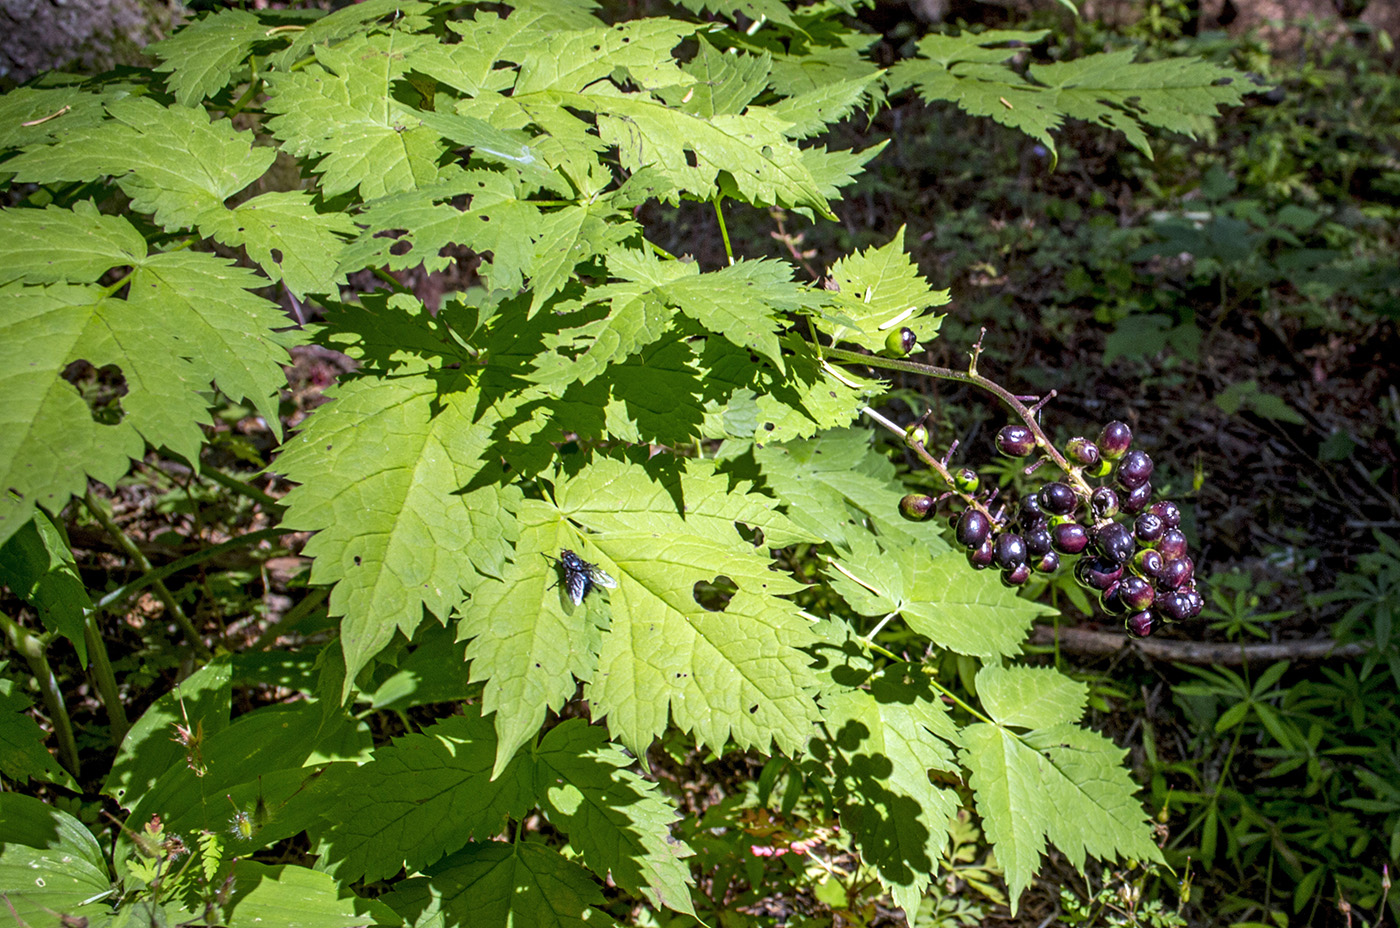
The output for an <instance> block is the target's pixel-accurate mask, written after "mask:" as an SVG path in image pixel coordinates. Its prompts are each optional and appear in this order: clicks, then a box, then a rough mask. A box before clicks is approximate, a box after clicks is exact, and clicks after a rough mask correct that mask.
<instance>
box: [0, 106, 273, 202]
mask: <svg viewBox="0 0 1400 928" xmlns="http://www.w3.org/2000/svg"><path fill="white" fill-rule="evenodd" d="M107 112H108V113H109V114H110V115H111V119H109V120H107V121H105V122H102V123H99V124H98V125H95V126H86V127H79V128H75V129H73V130H72V131H70V132H68V133H66V134H63V135H61V136H60V142H59V143H58V144H55V145H48V146H43V147H39V148H31V149H29V150H28V151H26V152H25V153H24V154H21V155H19V156H17V157H15V158H11V159H10V160H9V161H7V162H5V166H6V168H7V169H8V170H12V171H14V172H15V175H16V178H17V179H19V180H22V181H33V182H35V183H41V184H46V183H52V182H54V181H90V180H95V179H97V178H99V177H102V176H111V177H113V178H115V180H116V182H117V185H118V186H119V187H121V188H122V190H124V191H125V192H126V194H127V196H129V197H131V207H132V209H134V210H136V211H138V212H142V213H150V214H152V215H153V217H154V218H155V221H156V224H157V225H159V226H161V227H162V228H164V229H166V230H173V229H179V228H186V227H189V226H193V225H196V224H197V223H198V221H199V217H200V216H202V215H203V214H204V213H206V212H210V211H215V212H217V211H221V210H222V209H223V208H224V200H226V199H227V198H229V197H230V196H232V195H233V194H235V193H237V192H238V191H240V190H242V189H243V188H244V187H246V186H248V184H250V183H252V182H253V181H254V180H256V179H257V178H258V177H259V176H261V175H262V173H263V172H264V171H266V170H267V169H268V167H269V166H270V165H271V164H272V161H273V159H274V158H275V157H276V156H277V152H276V150H275V149H272V148H267V147H257V148H255V147H254V146H253V134H252V133H251V132H240V131H238V130H236V129H235V128H234V127H233V124H232V123H231V122H229V121H228V120H227V119H221V120H219V121H217V122H211V121H210V118H209V114H208V113H207V112H205V111H204V110H202V109H192V108H189V107H183V106H177V107H164V106H161V105H160V104H159V103H157V102H156V101H155V100H152V99H150V98H148V97H126V98H123V99H120V100H113V101H111V102H109V103H108V104H107Z"/></svg>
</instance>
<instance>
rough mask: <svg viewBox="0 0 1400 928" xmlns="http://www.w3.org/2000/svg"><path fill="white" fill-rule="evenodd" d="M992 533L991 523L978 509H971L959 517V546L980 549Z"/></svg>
mask: <svg viewBox="0 0 1400 928" xmlns="http://www.w3.org/2000/svg"><path fill="white" fill-rule="evenodd" d="M991 531H992V523H991V521H990V520H989V519H988V518H987V517H986V516H984V515H983V514H982V513H981V512H979V511H977V510H976V509H969V510H967V511H966V512H964V513H963V514H962V515H961V516H959V517H958V530H957V538H958V544H960V545H963V546H964V547H967V548H976V547H979V546H980V545H981V544H982V542H984V541H986V540H987V536H988V535H989V534H990V533H991Z"/></svg>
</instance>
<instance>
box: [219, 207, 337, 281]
mask: <svg viewBox="0 0 1400 928" xmlns="http://www.w3.org/2000/svg"><path fill="white" fill-rule="evenodd" d="M199 227H200V231H202V232H204V233H205V234H206V235H208V236H210V237H211V238H215V239H218V240H219V241H221V242H223V243H224V244H225V245H229V246H231V247H234V248H237V247H238V246H240V245H241V246H243V247H244V248H245V249H247V251H248V257H250V258H252V259H253V260H254V261H256V262H257V263H258V266H259V267H261V268H262V269H263V272H264V273H265V274H267V276H268V277H270V278H272V279H273V280H281V281H282V282H283V283H284V284H286V285H287V289H288V290H290V291H291V292H292V293H293V294H294V295H295V296H297V297H302V296H305V295H306V294H307V293H335V292H336V288H337V285H338V284H339V282H340V280H341V279H342V276H343V275H341V274H340V273H339V271H338V269H337V266H336V265H337V260H336V257H337V255H338V254H339V252H340V251H341V249H342V247H343V246H344V241H343V239H342V238H341V237H340V236H348V235H351V234H353V233H354V232H355V224H354V223H353V222H351V221H350V217H349V216H347V215H345V214H344V213H319V212H317V211H316V207H315V206H314V205H313V204H312V202H311V195H310V194H308V193H307V192H306V191H304V190H287V191H278V192H273V193H264V194H262V195H261V196H257V197H254V198H253V199H251V200H248V201H247V202H246V203H241V204H239V205H238V206H237V207H235V208H234V209H232V210H219V211H213V212H209V213H205V214H204V215H202V216H201V217H200V220H199Z"/></svg>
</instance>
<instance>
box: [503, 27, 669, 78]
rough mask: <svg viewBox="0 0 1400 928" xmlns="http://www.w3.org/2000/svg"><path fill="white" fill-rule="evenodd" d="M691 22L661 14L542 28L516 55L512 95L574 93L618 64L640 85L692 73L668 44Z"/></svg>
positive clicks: (609, 72) (613, 69)
mask: <svg viewBox="0 0 1400 928" xmlns="http://www.w3.org/2000/svg"><path fill="white" fill-rule="evenodd" d="M695 28H696V27H695V25H694V24H690V23H683V22H679V21H677V20H673V19H666V18H664V17H652V18H649V19H640V20H633V21H631V22H624V23H617V24H616V25H612V26H594V27H591V28H583V29H578V28H575V29H568V30H558V31H553V32H546V33H544V34H543V35H540V36H539V37H538V38H537V39H536V40H535V41H533V42H531V43H530V44H529V45H528V46H527V47H526V48H525V53H524V55H523V56H522V57H521V61H520V71H519V74H518V76H517V77H516V80H515V86H514V88H513V90H514V94H515V95H516V96H521V95H525V94H532V93H540V92H541V91H546V90H551V91H557V92H560V93H578V92H580V91H582V90H583V89H584V88H585V87H587V86H588V85H590V84H592V83H594V82H595V81H598V80H599V79H601V78H605V77H608V76H609V75H610V74H612V73H613V71H615V70H617V69H618V68H625V69H626V70H627V73H628V74H629V76H630V77H631V78H632V80H634V81H636V82H637V83H638V84H639V85H640V86H642V87H647V88H650V87H658V86H664V85H669V84H675V83H679V82H685V83H692V82H694V80H695V78H694V77H692V76H689V75H687V74H686V72H684V71H682V70H681V68H680V66H679V65H678V64H677V63H676V62H675V60H674V59H673V58H672V57H671V49H673V48H675V47H676V46H677V45H679V44H680V43H681V42H682V41H683V40H684V39H686V38H687V37H688V36H690V35H691V34H693V33H694V32H695Z"/></svg>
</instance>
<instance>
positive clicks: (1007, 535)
mask: <svg viewBox="0 0 1400 928" xmlns="http://www.w3.org/2000/svg"><path fill="white" fill-rule="evenodd" d="M997 563H998V564H1000V565H1001V567H1002V568H1003V569H1005V570H1011V569H1012V568H1013V567H1015V566H1017V565H1018V564H1024V563H1026V542H1025V539H1023V538H1022V537H1021V536H1020V535H1017V534H1016V533H1015V532H1003V533H1002V534H1000V535H998V536H997Z"/></svg>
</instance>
